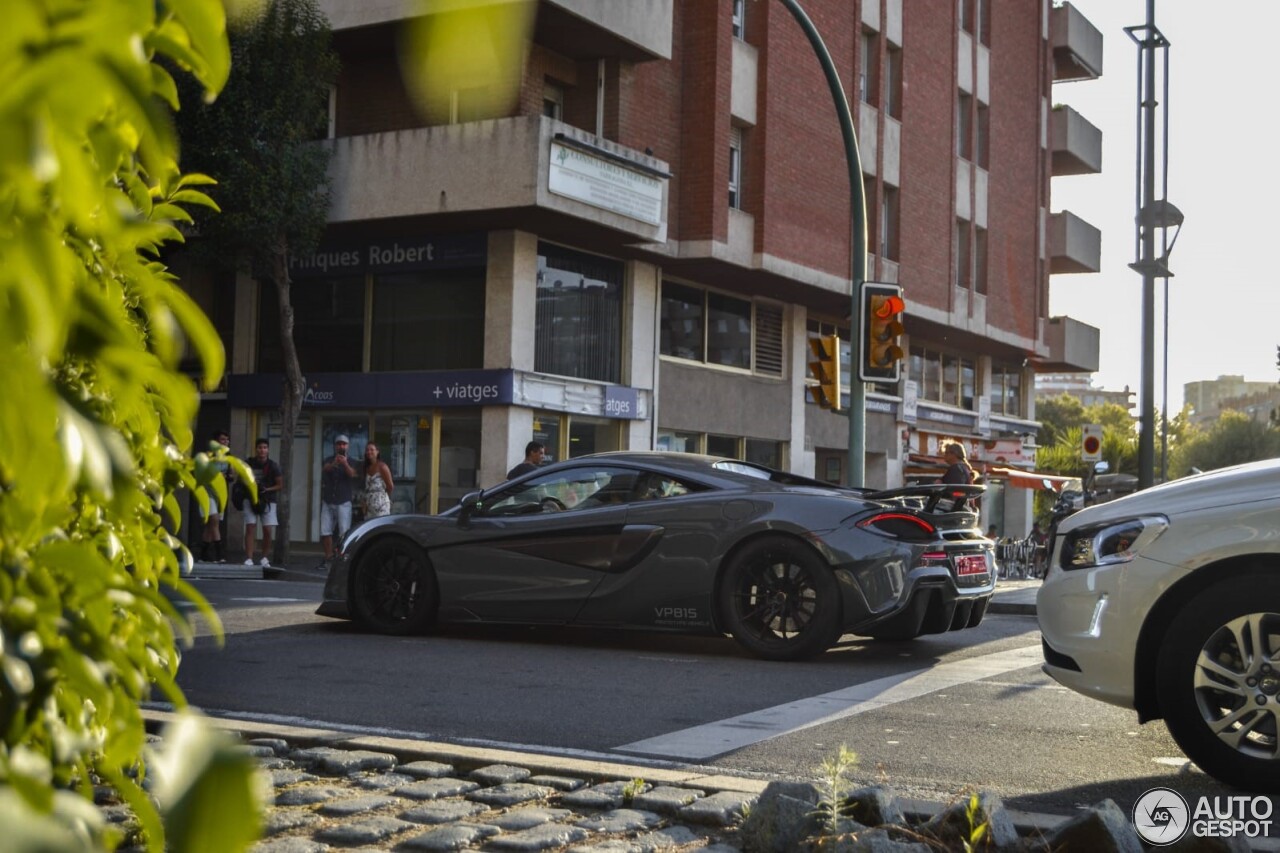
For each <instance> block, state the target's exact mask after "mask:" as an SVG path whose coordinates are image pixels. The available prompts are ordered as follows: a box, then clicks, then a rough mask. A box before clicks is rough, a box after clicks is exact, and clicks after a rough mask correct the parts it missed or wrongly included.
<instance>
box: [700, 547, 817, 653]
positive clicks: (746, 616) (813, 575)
mask: <svg viewBox="0 0 1280 853" xmlns="http://www.w3.org/2000/svg"><path fill="white" fill-rule="evenodd" d="M719 601H720V612H721V613H722V614H723V615H724V624H725V627H726V628H727V629H728V631H729V633H730V634H732V635H733V638H734V639H735V640H737V641H738V642H739V643H741V644H742V645H743V646H744V647H745V648H746V649H747V650H749V651H750V652H751V653H752V654H754V655H757V656H759V657H762V658H765V659H766V660H800V659H802V658H808V657H813V656H814V655H819V654H822V653H823V652H825V651H826V650H827V649H829V648H830V647H831V645H832V644H833V643H834V642H835V641H836V640H837V639H839V638H840V611H841V607H840V588H839V585H838V584H837V583H836V579H835V576H834V575H833V574H832V572H831V567H830V566H828V565H827V564H826V563H824V562H823V561H822V559H821V558H819V557H818V555H817V554H816V553H814V551H813V549H812V548H810V547H809V546H807V545H805V544H804V543H803V542H799V541H797V540H794V539H787V538H784V537H770V538H768V539H759V540H756V541H755V542H752V543H750V544H749V545H747V546H746V547H745V548H743V549H742V551H740V552H739V553H738V554H737V555H735V556H734V558H733V562H732V563H731V564H730V565H729V568H728V569H727V570H726V571H725V573H724V577H723V578H722V579H721V582H720V590H719Z"/></svg>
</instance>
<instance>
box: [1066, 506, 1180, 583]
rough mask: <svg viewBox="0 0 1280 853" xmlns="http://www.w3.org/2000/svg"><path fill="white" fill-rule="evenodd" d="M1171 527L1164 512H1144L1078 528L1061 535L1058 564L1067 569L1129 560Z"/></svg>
mask: <svg viewBox="0 0 1280 853" xmlns="http://www.w3.org/2000/svg"><path fill="white" fill-rule="evenodd" d="M1168 529H1169V519H1167V518H1165V517H1164V516H1163V515H1144V516H1139V517H1137V518H1125V519H1122V520H1120V521H1104V522H1101V523H1099V524H1089V525H1085V526H1084V527H1077V528H1076V529H1075V530H1072V531H1070V532H1068V533H1064V534H1062V552H1061V554H1062V556H1061V558H1060V559H1059V563H1060V564H1061V566H1062V568H1063V569H1064V570H1066V571H1071V570H1072V569H1089V568H1093V567H1094V566H1110V565H1114V564H1116V563H1127V562H1129V561H1130V560H1132V559H1133V558H1134V557H1136V556H1138V554H1140V553H1142V549H1144V548H1146V547H1147V546H1148V545H1150V544H1151V543H1152V542H1154V541H1155V540H1156V539H1157V538H1158V537H1159V536H1160V534H1161V533H1164V532H1165V531H1166V530H1168Z"/></svg>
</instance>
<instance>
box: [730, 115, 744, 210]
mask: <svg viewBox="0 0 1280 853" xmlns="http://www.w3.org/2000/svg"><path fill="white" fill-rule="evenodd" d="M729 207H731V208H733V209H734V210H741V209H742V131H741V130H740V129H738V128H736V127H731V128H729Z"/></svg>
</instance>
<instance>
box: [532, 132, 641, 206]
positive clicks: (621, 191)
mask: <svg viewBox="0 0 1280 853" xmlns="http://www.w3.org/2000/svg"><path fill="white" fill-rule="evenodd" d="M547 189H548V190H550V191H551V192H553V193H555V194H556V195H562V196H564V197H565V198H571V199H574V200H576V201H581V202H584V203H586V204H589V205H591V206H593V207H599V208H603V209H604V210H611V211H613V212H614V213H620V214H622V215H623V216H629V217H631V218H632V219H639V220H640V221H641V222H648V223H650V224H651V225H661V224H662V212H663V211H662V190H663V181H662V180H661V179H659V178H655V177H653V176H651V175H646V174H644V173H643V172H638V171H635V170H633V169H628V168H627V167H626V166H624V165H622V164H621V163H616V162H614V161H612V160H606V159H604V158H603V157H596V156H594V155H592V154H590V153H588V152H586V151H581V150H579V149H577V148H570V147H569V146H568V145H562V144H560V143H558V142H552V143H551V165H550V168H549V169H548V171H547Z"/></svg>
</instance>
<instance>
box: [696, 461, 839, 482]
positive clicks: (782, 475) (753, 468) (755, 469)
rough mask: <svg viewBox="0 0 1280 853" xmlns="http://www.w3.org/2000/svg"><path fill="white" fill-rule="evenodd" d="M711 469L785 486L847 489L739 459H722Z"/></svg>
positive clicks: (714, 463) (712, 465) (713, 464)
mask: <svg viewBox="0 0 1280 853" xmlns="http://www.w3.org/2000/svg"><path fill="white" fill-rule="evenodd" d="M711 467H712V468H715V469H716V470H717V471H731V472H733V473H734V474H742V475H743V476H746V477H752V478H754V479H756V480H767V481H768V482H770V483H781V484H783V485H784V486H813V487H816V488H820V489H841V490H843V489H846V487H845V486H841V485H840V484H839V483H826V482H823V481H822V480H814V479H812V478H810V477H802V476H801V475H799V474H791V473H788V472H787V471H776V470H774V469H773V468H768V467H766V466H764V465H757V464H755V463H754V462H742V461H739V460H737V459H720V460H718V461H716V462H713V463H711Z"/></svg>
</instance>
